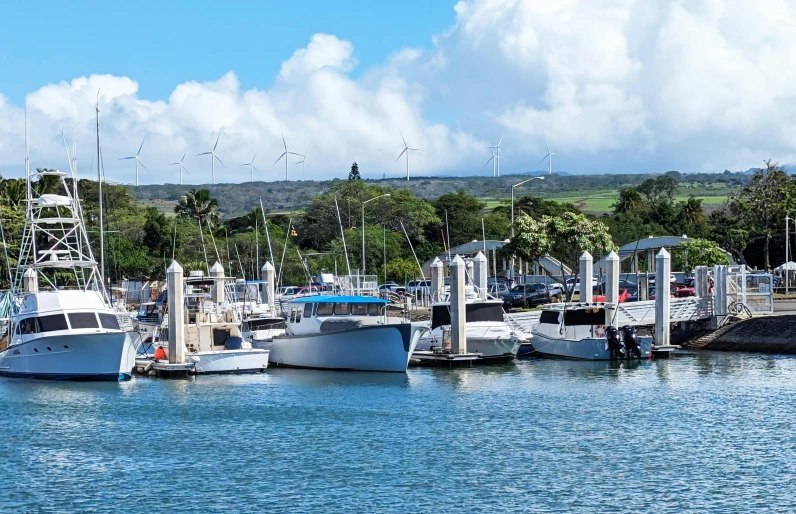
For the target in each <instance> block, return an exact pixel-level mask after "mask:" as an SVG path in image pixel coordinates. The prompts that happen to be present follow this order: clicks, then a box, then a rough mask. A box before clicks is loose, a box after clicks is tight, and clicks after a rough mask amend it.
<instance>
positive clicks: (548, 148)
mask: <svg viewBox="0 0 796 514" xmlns="http://www.w3.org/2000/svg"><path fill="white" fill-rule="evenodd" d="M544 145H545V146H546V147H547V153H550V145H548V144H547V143H545V144H544Z"/></svg>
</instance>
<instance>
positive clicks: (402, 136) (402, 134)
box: [398, 130, 409, 148]
mask: <svg viewBox="0 0 796 514" xmlns="http://www.w3.org/2000/svg"><path fill="white" fill-rule="evenodd" d="M398 132H400V133H401V141H403V142H404V148H406V147H407V146H409V145H407V144H406V139H404V133H403V131H401V130H399V131H398Z"/></svg>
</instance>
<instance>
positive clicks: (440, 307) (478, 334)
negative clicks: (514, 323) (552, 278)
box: [416, 285, 527, 364]
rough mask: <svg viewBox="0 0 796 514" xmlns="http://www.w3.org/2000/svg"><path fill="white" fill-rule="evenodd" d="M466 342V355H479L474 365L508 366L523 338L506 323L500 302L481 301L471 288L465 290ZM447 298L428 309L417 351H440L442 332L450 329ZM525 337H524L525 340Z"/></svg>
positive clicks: (490, 299) (501, 302)
mask: <svg viewBox="0 0 796 514" xmlns="http://www.w3.org/2000/svg"><path fill="white" fill-rule="evenodd" d="M464 309H465V319H466V323H465V338H466V340H467V351H468V352H472V353H479V354H481V357H479V358H478V359H477V360H476V361H474V362H475V363H484V364H486V363H501V362H511V361H512V360H514V358H515V357H516V356H517V352H518V351H519V349H520V345H521V344H522V342H523V340H524V339H525V338H524V337H522V336H520V335H519V334H517V333H516V332H515V331H514V330H513V329H512V328H511V327H510V326H509V324H508V323H506V320H505V313H504V311H503V301H502V300H497V299H493V298H489V297H487V298H486V299H482V298H480V297H479V295H478V293H477V292H476V291H475V289H474V288H473V287H472V286H469V285H468V286H466V287H465V307H464ZM450 324H451V314H450V298H449V295H446V297H445V298H444V300H443V301H439V302H434V303H432V305H431V321H430V330H429V331H428V332H426V333H425V334H423V335H422V336H421V338H420V341H419V342H418V343H417V348H416V349H417V350H420V351H433V350H434V349H437V348H442V347H443V338H444V334H445V330H446V329H447V328H449V327H450ZM526 337H527V336H526Z"/></svg>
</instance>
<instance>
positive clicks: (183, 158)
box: [180, 150, 188, 162]
mask: <svg viewBox="0 0 796 514" xmlns="http://www.w3.org/2000/svg"><path fill="white" fill-rule="evenodd" d="M186 155H188V150H185V153H184V154H182V159H180V162H182V161H184V160H185V156H186Z"/></svg>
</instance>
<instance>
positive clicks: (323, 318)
mask: <svg viewBox="0 0 796 514" xmlns="http://www.w3.org/2000/svg"><path fill="white" fill-rule="evenodd" d="M386 306H387V301H386V300H382V299H380V298H374V297H370V296H324V295H318V296H306V297H302V298H294V299H293V300H291V301H290V303H289V304H288V317H287V320H286V331H285V334H284V335H280V336H276V337H274V338H273V339H272V340H271V341H263V342H255V343H254V346H255V347H256V348H263V349H267V350H270V352H271V355H270V357H269V359H270V362H271V364H272V365H274V366H277V367H282V366H284V367H294V368H311V369H326V370H346V371H388V372H398V373H405V372H406V367H407V365H408V363H409V357H410V356H411V355H412V352H413V351H414V349H415V346H416V345H417V341H418V339H419V338H420V335H421V333H422V332H424V331H426V330H428V327H427V326H423V325H421V324H417V323H410V322H405V321H404V320H403V319H401V318H392V317H388V316H387V309H386Z"/></svg>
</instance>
